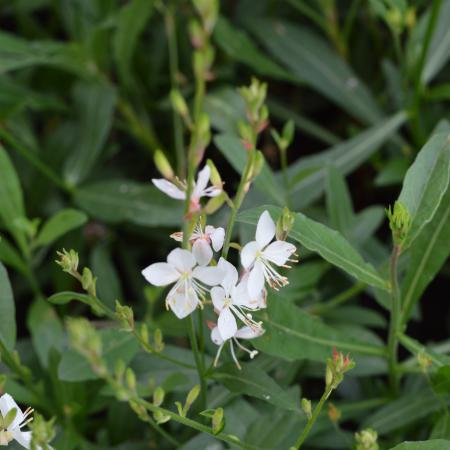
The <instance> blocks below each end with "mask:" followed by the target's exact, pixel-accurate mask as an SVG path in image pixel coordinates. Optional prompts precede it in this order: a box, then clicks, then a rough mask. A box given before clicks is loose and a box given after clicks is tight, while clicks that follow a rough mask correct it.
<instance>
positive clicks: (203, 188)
mask: <svg viewBox="0 0 450 450" xmlns="http://www.w3.org/2000/svg"><path fill="white" fill-rule="evenodd" d="M210 176H211V169H210V168H209V166H205V167H203V169H202V170H200V172H199V173H198V177H197V182H195V183H194V186H193V189H192V194H191V198H190V207H189V211H190V212H195V211H198V210H199V209H200V199H201V198H202V197H217V196H218V195H219V194H220V193H221V192H222V189H219V188H217V187H215V186H209V187H207V186H208V182H209V178H210ZM152 182H153V184H154V185H155V186H156V187H157V188H158V189H159V190H160V191H162V192H164V193H165V194H167V195H168V196H169V197H172V198H174V199H176V200H186V191H187V185H186V182H179V184H180V187H178V186H176V185H175V184H174V183H172V182H171V181H169V180H166V179H165V178H153V179H152Z"/></svg>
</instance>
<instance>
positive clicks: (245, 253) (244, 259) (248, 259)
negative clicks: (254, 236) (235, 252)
mask: <svg viewBox="0 0 450 450" xmlns="http://www.w3.org/2000/svg"><path fill="white" fill-rule="evenodd" d="M258 250H259V246H258V243H257V242H256V241H251V242H249V243H248V244H245V245H244V248H243V249H242V250H241V264H242V265H243V266H244V268H245V269H248V268H250V267H251V265H252V264H253V263H254V262H255V258H256V253H257V252H258Z"/></svg>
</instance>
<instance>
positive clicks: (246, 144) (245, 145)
mask: <svg viewBox="0 0 450 450" xmlns="http://www.w3.org/2000/svg"><path fill="white" fill-rule="evenodd" d="M242 144H243V145H244V148H245V150H247V151H250V150H252V148H253V144H252V143H251V142H250V141H247V140H245V139H243V140H242Z"/></svg>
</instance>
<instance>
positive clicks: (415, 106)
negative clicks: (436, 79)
mask: <svg viewBox="0 0 450 450" xmlns="http://www.w3.org/2000/svg"><path fill="white" fill-rule="evenodd" d="M441 5H442V0H434V1H433V2H432V9H431V14H430V19H429V20H428V26H427V30H426V33H425V39H424V43H423V47H422V53H421V54H420V58H419V62H418V63H417V69H416V71H415V74H414V75H415V78H414V96H413V103H412V113H413V114H412V132H413V134H414V136H415V138H416V141H417V142H418V143H419V144H421V143H422V138H423V132H422V124H421V121H420V100H421V96H422V72H423V68H424V66H425V60H426V57H427V54H428V49H429V47H430V44H431V38H432V37H433V32H434V28H435V25H436V20H437V18H438V16H439V11H440V9H441Z"/></svg>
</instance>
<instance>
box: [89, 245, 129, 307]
mask: <svg viewBox="0 0 450 450" xmlns="http://www.w3.org/2000/svg"><path fill="white" fill-rule="evenodd" d="M91 268H92V271H93V273H94V274H95V276H96V277H97V285H96V286H97V296H98V297H99V298H101V299H102V302H103V303H105V304H106V305H108V306H109V307H110V308H112V309H114V305H115V302H116V300H121V299H123V293H122V287H121V285H120V279H119V274H118V273H117V270H116V268H115V267H114V263H113V260H112V258H111V254H110V252H109V249H108V247H107V246H106V245H102V244H99V245H97V246H96V247H95V248H94V250H93V252H92V254H91Z"/></svg>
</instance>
